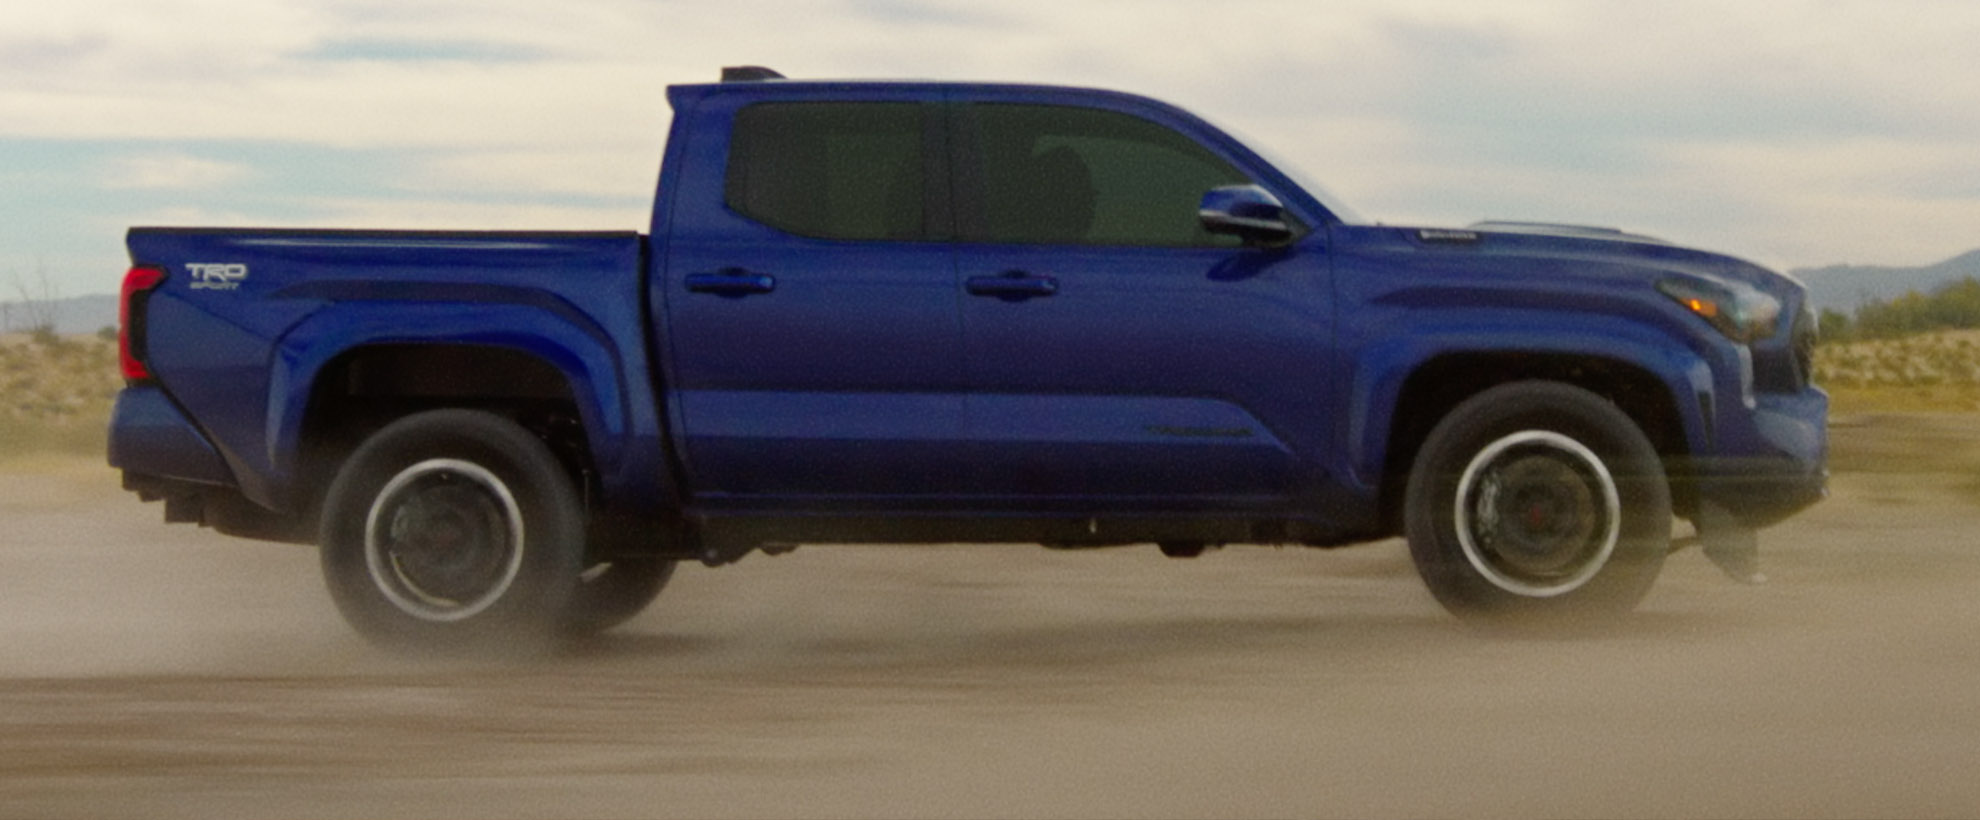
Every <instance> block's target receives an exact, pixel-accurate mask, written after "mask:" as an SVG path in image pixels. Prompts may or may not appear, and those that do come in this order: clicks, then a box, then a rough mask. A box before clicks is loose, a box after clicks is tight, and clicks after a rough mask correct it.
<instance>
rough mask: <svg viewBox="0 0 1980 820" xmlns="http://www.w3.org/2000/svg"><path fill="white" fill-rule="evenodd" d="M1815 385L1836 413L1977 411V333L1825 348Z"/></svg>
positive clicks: (1818, 355)
mask: <svg viewBox="0 0 1980 820" xmlns="http://www.w3.org/2000/svg"><path fill="white" fill-rule="evenodd" d="M1815 380H1816V382H1817V383H1819V384H1821V385H1822V386H1823V387H1824V388H1826V389H1828V391H1829V392H1830V393H1831V394H1832V395H1833V396H1834V398H1835V409H1836V411H1837V412H1838V413H1844V414H1849V413H1876V412H1921V411H1922V412H1955V413H1968V412H1974V411H1980V331H1976V330H1948V331H1940V332H1937V333H1924V334H1919V335H1915V336H1906V337H1902V338H1897V339H1881V340H1873V341H1861V342H1851V343H1847V344H1827V345H1823V346H1822V347H1821V348H1819V349H1817V350H1816V353H1815Z"/></svg>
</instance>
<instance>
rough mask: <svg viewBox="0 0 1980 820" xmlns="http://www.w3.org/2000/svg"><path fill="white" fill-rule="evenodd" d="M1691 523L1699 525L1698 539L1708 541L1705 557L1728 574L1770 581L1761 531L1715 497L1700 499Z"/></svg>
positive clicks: (1756, 581) (1749, 580)
mask: <svg viewBox="0 0 1980 820" xmlns="http://www.w3.org/2000/svg"><path fill="white" fill-rule="evenodd" d="M1691 523H1692V524H1693V526H1696V527H1697V528H1698V541H1699V543H1701V544H1703V545H1704V551H1705V557H1706V558H1709V559H1711V560H1712V563H1713V564H1716V565H1717V566H1718V567H1719V570H1720V571H1722V572H1724V573H1725V574H1726V577H1728V578H1731V579H1733V580H1735V581H1738V582H1740V583H1742V584H1754V585H1757V584H1764V583H1766V582H1767V576H1765V575H1762V574H1760V533H1759V531H1757V530H1755V529H1754V528H1753V527H1751V526H1748V525H1747V524H1745V523H1744V522H1742V521H1740V520H1739V519H1738V518H1736V517H1734V516H1733V514H1732V511H1730V510H1727V509H1726V508H1725V507H1724V506H1721V505H1719V504H1716V503H1713V502H1711V501H1700V502H1699V504H1698V514H1697V515H1696V516H1694V517H1693V518H1692V520H1691Z"/></svg>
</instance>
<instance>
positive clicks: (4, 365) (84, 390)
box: [0, 331, 123, 456]
mask: <svg viewBox="0 0 1980 820" xmlns="http://www.w3.org/2000/svg"><path fill="white" fill-rule="evenodd" d="M122 386H123V382H122V380H121V377H120V376H119V375H118V372H117V345H116V342H115V341H114V340H111V341H105V340H104V339H102V338H100V337H96V336H81V337H69V336H61V335H58V334H55V333H53V332H46V333H44V332H39V331H37V332H34V333H30V334H27V335H22V336H10V337H6V338H4V339H0V456H4V455H19V454H23V453H32V452H76V453H83V452H97V453H100V452H102V449H103V443H104V430H105V427H106V426H107V425H108V424H109V419H110V405H111V403H112V402H114V401H115V400H116V397H117V390H118V389H119V388H121V387H122Z"/></svg>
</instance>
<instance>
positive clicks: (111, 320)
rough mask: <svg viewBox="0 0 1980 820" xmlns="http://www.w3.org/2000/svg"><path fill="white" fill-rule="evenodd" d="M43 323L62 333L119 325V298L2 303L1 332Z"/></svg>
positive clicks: (78, 298)
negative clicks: (47, 323)
mask: <svg viewBox="0 0 1980 820" xmlns="http://www.w3.org/2000/svg"><path fill="white" fill-rule="evenodd" d="M43 321H53V323H54V325H55V332H56V333H61V334H73V333H95V332H97V331H99V330H102V329H103V328H106V327H116V326H117V297H115V296H109V295H102V294H99V295H94V296H73V297H70V298H67V299H53V300H50V301H48V302H46V303H26V302H0V333H21V332H25V331H29V330H33V329H34V326H35V325H37V324H40V323H41V322H43Z"/></svg>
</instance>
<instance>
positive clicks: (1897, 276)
mask: <svg viewBox="0 0 1980 820" xmlns="http://www.w3.org/2000/svg"><path fill="white" fill-rule="evenodd" d="M1793 273H1794V275H1795V276H1796V277H1797V278H1799V279H1800V280H1801V281H1802V282H1803V283H1804V284H1806V285H1808V300H1809V301H1810V302H1812V303H1814V305H1815V309H1816V310H1821V309H1823V308H1833V309H1835V310H1837V311H1840V312H1842V313H1849V314H1854V313H1855V312H1856V308H1857V307H1858V306H1860V305H1862V304H1864V303H1865V302H1871V301H1886V302H1888V301H1890V300H1892V299H1895V298H1897V297H1899V296H1903V295H1904V294H1905V292H1906V291H1913V290H1915V291H1918V292H1919V293H1931V292H1932V290H1933V289H1935V288H1937V287H1939V286H1940V285H1943V284H1946V283H1947V282H1955V281H1958V280H1960V279H1964V278H1966V277H1969V276H1971V277H1973V278H1975V279H1980V250H1973V251H1968V252H1966V253H1963V254H1960V255H1959V256H1955V257H1953V258H1951V259H1948V260H1946V261H1944V262H1940V263H1938V264H1936V265H1926V266H1924V267H1918V268H1893V267H1882V266H1877V265H1830V266H1828V267H1825V268H1802V269H1800V270H1796V271H1793Z"/></svg>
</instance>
